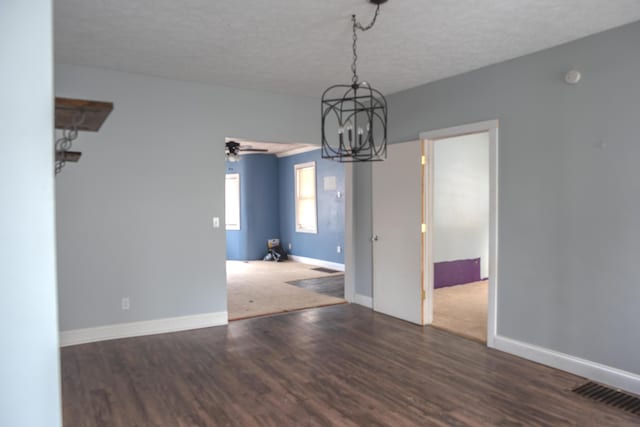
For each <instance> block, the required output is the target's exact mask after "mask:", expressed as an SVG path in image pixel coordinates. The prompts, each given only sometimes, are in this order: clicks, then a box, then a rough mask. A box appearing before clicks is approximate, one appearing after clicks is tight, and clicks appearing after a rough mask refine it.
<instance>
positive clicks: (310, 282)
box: [287, 274, 344, 298]
mask: <svg viewBox="0 0 640 427" xmlns="http://www.w3.org/2000/svg"><path fill="white" fill-rule="evenodd" d="M287 283H288V284H290V285H294V286H298V287H300V288H305V289H309V290H310V291H313V292H316V293H319V294H323V295H329V296H331V297H336V298H344V274H338V275H332V276H323V277H316V278H314V279H303V280H294V281H292V282H287Z"/></svg>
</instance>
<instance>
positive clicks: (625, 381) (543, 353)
mask: <svg viewBox="0 0 640 427" xmlns="http://www.w3.org/2000/svg"><path fill="white" fill-rule="evenodd" d="M494 348H495V349H497V350H500V351H504V352H505V353H510V354H513V355H515V356H519V357H522V358H524V359H528V360H531V361H533V362H537V363H540V364H542V365H546V366H551V367H552V368H556V369H560V370H562V371H566V372H570V373H572V374H574V375H579V376H581V377H585V378H588V379H590V380H593V381H597V382H600V383H603V384H606V385H609V386H612V387H616V388H619V389H622V390H626V391H629V392H631V393H634V394H640V375H637V374H634V373H632V372H627V371H623V370H621V369H617V368H613V367H611V366H607V365H603V364H600V363H597V362H592V361H590V360H586V359H581V358H579V357H576V356H571V355H569V354H565V353H560V352H558V351H555V350H550V349H548V348H544V347H539V346H537V345H534V344H528V343H525V342H521V341H517V340H514V339H511V338H506V337H503V336H500V335H498V336H496V337H495V340H494Z"/></svg>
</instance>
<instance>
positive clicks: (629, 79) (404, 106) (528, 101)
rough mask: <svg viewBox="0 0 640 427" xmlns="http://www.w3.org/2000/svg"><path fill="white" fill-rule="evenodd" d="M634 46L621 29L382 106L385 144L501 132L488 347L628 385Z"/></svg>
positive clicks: (639, 118) (638, 29)
mask: <svg viewBox="0 0 640 427" xmlns="http://www.w3.org/2000/svg"><path fill="white" fill-rule="evenodd" d="M638 46H640V23H634V24H631V25H628V26H625V27H622V28H619V29H615V30H611V31H608V32H605V33H601V34H599V35H595V36H592V37H589V38H585V39H582V40H578V41H576V42H572V43H569V44H566V45H563V46H560V47H556V48H553V49H550V50H546V51H543V52H539V53H536V54H532V55H528V56H525V57H522V58H519V59H516V60H512V61H509V62H505V63H501V64H498V65H494V66H491V67H487V68H484V69H480V70H477V71H474V72H471V73H468V74H464V75H460V76H456V77H452V78H449V79H446V80H442V81H439V82H435V83H432V84H428V85H425V86H421V87H419V88H416V89H412V90H409V91H405V92H401V93H398V94H394V95H392V96H389V97H388V101H389V104H390V105H389V114H390V123H389V131H390V140H391V141H406V140H412V139H416V137H417V136H418V134H419V133H420V132H422V131H428V130H434V129H440V128H445V127H450V126H456V125H461V124H465V123H470V122H478V121H482V120H488V119H499V120H500V148H499V155H500V165H499V166H500V178H499V185H500V196H499V199H500V200H499V216H500V219H499V221H500V223H499V233H500V237H499V281H500V282H499V291H498V325H497V327H498V333H499V334H500V335H503V336H506V337H510V338H513V339H517V340H520V341H524V342H528V343H532V344H536V345H539V346H542V347H546V348H549V349H553V350H557V351H560V352H563V353H568V354H571V355H575V356H578V357H581V358H584V359H588V360H592V361H596V362H600V363H604V364H606V365H609V366H613V367H617V368H620V369H623V370H627V371H630V372H634V373H640V357H638V354H640V345H639V343H640V328H638V327H637V325H638V313H639V311H638V301H640V285H638V277H639V275H640V269H639V268H638V258H639V257H640V243H639V242H640V214H639V213H640V202H639V200H640V199H639V197H638V195H639V194H640V174H639V173H638V159H640V143H639V142H638V135H639V126H640V125H639V123H640V107H639V106H640V79H639V78H638V76H640V55H639V54H638V53H639V50H638ZM572 68H577V69H579V70H581V71H582V72H583V80H582V82H580V84H578V85H577V86H569V85H567V84H565V83H564V81H563V75H564V73H565V72H566V71H567V70H570V69H572ZM359 189H360V188H358V189H357V190H359ZM359 197H360V198H362V199H366V196H365V195H360V196H359ZM356 209H357V208H356ZM363 212H364V211H361V214H364V213H363ZM357 220H358V221H362V220H363V218H361V217H358V218H357ZM364 221H366V219H364ZM365 234H368V233H364V232H363V233H360V234H358V235H357V236H356V239H357V241H358V242H364V241H365V239H366V238H368V235H365ZM359 286H362V284H359Z"/></svg>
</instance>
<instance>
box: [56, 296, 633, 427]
mask: <svg viewBox="0 0 640 427" xmlns="http://www.w3.org/2000/svg"><path fill="white" fill-rule="evenodd" d="M583 381H584V379H582V378H579V377H576V376H574V375H571V374H568V373H565V372H561V371H558V370H555V369H551V368H548V367H545V366H542V365H538V364H536V363H532V362H528V361H526V360H523V359H520V358H517V357H514V356H511V355H508V354H506V353H501V352H499V351H495V350H491V349H488V348H486V347H485V346H483V345H482V344H480V343H478V342H475V341H471V340H467V339H464V338H460V337H457V336H455V335H452V334H449V333H447V332H444V331H441V330H438V329H435V328H430V327H426V328H421V327H417V326H414V325H411V324H409V323H406V322H403V321H400V320H397V319H393V318H390V317H388V316H384V315H381V314H377V313H374V312H372V311H371V310H368V309H365V308H363V307H360V306H356V305H340V306H333V307H326V308H318V309H312V310H306V311H301V312H293V313H287V314H283V315H278V316H272V317H263V318H257V319H251V320H243V321H237V322H233V323H231V324H230V325H228V326H223V327H216V328H206V329H199V330H194V331H186V332H179V333H173V334H163V335H154V336H146V337H139V338H128V339H122V340H114V341H105V342H100V343H93V344H84V345H78V346H73V347H65V348H63V349H62V392H63V409H64V425H65V426H69V427H70V426H81V427H91V426H103V425H104V426H114V427H119V426H140V427H143V426H144V427H146V426H154V427H155V426H190V427H191V426H289V425H296V426H297V425H301V426H327V425H336V426H418V425H420V426H424V425H428V426H494V425H495V426H498V425H504V426H512V425H513V426H515V425H522V426H627V425H638V424H639V422H640V418H639V417H636V416H633V415H630V414H627V413H624V412H620V411H617V410H615V409H612V408H609V407H606V406H604V405H601V404H598V403H594V402H590V401H588V400H587V399H584V398H582V397H580V396H577V395H575V394H574V393H572V392H571V391H570V390H571V388H573V387H575V386H576V385H578V384H580V383H581V382H583Z"/></svg>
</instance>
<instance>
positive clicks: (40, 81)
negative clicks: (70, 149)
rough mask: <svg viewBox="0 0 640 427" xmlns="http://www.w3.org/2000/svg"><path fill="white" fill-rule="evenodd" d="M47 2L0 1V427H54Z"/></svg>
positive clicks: (56, 375)
mask: <svg viewBox="0 0 640 427" xmlns="http://www.w3.org/2000/svg"><path fill="white" fill-rule="evenodd" d="M51 23H52V5H51V1H50V0H34V1H29V2H25V1H23V0H3V1H2V2H0V63H2V67H0V93H2V96H1V97H0V129H2V136H0V141H2V143H1V146H2V156H3V162H2V167H1V168H0V206H2V208H0V288H1V292H2V297H1V298H0V339H1V340H2V351H0V381H1V383H0V390H1V391H0V425H2V426H11V427H22V426H25V427H33V426H59V425H60V424H61V411H60V383H59V381H60V370H59V350H58V319H57V304H56V273H55V252H54V249H55V235H54V231H55V228H54V220H53V215H54V195H53V190H54V188H53V132H52V129H53V65H52V64H53V57H52V27H51Z"/></svg>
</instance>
